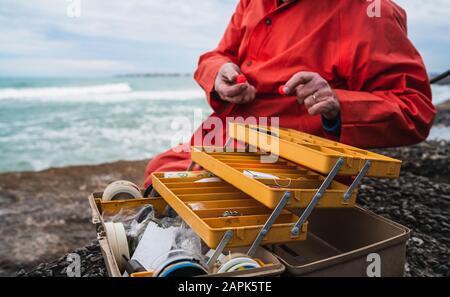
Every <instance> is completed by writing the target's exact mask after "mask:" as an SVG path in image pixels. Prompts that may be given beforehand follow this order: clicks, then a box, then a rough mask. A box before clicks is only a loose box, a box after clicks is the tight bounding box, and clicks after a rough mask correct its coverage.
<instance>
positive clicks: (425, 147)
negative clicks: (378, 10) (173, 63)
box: [0, 108, 450, 276]
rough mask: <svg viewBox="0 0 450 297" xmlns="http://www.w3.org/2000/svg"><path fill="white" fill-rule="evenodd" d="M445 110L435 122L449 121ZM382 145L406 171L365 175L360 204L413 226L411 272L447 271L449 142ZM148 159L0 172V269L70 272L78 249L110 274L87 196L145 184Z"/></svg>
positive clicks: (87, 268)
mask: <svg viewBox="0 0 450 297" xmlns="http://www.w3.org/2000/svg"><path fill="white" fill-rule="evenodd" d="M448 110H449V109H447V108H443V109H441V111H440V114H439V116H438V118H437V120H436V122H437V123H439V124H441V125H446V126H450V116H449V111H448ZM380 152H383V153H385V154H387V155H390V156H393V157H395V158H399V159H402V160H403V161H404V165H403V167H402V174H401V177H400V178H399V179H397V180H394V181H392V180H377V179H365V180H364V185H363V186H362V188H361V190H360V192H359V196H358V203H359V204H360V205H362V206H364V207H366V208H368V209H370V210H372V211H374V212H375V213H377V214H380V215H382V216H385V217H387V218H390V219H392V220H394V221H396V222H399V223H401V224H403V225H405V226H407V227H409V228H411V229H412V234H411V239H410V240H409V242H408V246H407V264H406V275H407V276H450V260H449V259H450V236H449V234H450V174H449V170H450V164H449V161H450V142H435V141H431V142H424V143H422V144H418V145H414V146H410V147H402V148H393V149H385V150H380ZM146 163H147V160H143V161H135V162H115V163H111V164H102V165H97V166H75V167H66V168H59V169H49V170H45V171H42V172H22V173H5V174H0V207H1V208H0V209H1V210H0V216H1V220H2V222H3V224H1V225H0V233H1V234H4V235H3V238H2V241H0V275H19V276H65V275H66V268H67V265H68V264H69V263H68V262H67V257H66V254H67V253H68V252H70V251H74V252H76V253H78V254H79V255H80V256H81V260H82V265H81V267H82V270H81V273H82V275H83V276H106V269H105V267H104V263H103V259H102V256H101V253H100V249H99V247H98V244H97V242H96V241H95V240H94V239H95V230H94V227H93V225H91V224H90V212H89V206H88V203H87V197H88V195H89V193H91V192H93V191H98V190H102V189H103V188H104V187H105V186H106V185H107V184H108V183H110V182H111V181H114V180H117V179H127V180H131V181H134V182H136V183H138V184H141V183H142V180H141V178H142V172H143V170H144V167H145V164H146ZM80 247H82V248H80ZM58 257H60V258H58Z"/></svg>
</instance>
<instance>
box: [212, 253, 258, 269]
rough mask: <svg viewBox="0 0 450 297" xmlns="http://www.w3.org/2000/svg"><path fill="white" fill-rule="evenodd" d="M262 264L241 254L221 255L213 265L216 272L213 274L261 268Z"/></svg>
mask: <svg viewBox="0 0 450 297" xmlns="http://www.w3.org/2000/svg"><path fill="white" fill-rule="evenodd" d="M262 266H263V264H262V263H261V262H260V261H259V260H255V259H253V258H252V257H250V256H248V255H246V254H243V253H230V254H229V255H227V256H225V255H221V256H219V258H218V261H217V263H216V265H215V267H216V269H217V271H216V272H215V273H226V272H235V271H241V270H247V269H253V268H259V267H262Z"/></svg>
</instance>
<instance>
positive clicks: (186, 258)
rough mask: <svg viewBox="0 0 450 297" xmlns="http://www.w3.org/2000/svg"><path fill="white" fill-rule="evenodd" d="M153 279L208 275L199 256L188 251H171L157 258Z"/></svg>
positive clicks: (207, 270)
mask: <svg viewBox="0 0 450 297" xmlns="http://www.w3.org/2000/svg"><path fill="white" fill-rule="evenodd" d="M152 267H155V270H154V273H153V276H154V277H193V276H199V275H207V274H209V269H208V266H207V265H206V263H205V261H204V260H203V259H202V257H201V256H198V255H196V254H194V253H193V252H191V251H188V250H182V249H177V250H171V251H169V252H167V253H166V254H163V255H161V256H160V257H159V258H157V259H156V260H155V262H154V264H153V265H152Z"/></svg>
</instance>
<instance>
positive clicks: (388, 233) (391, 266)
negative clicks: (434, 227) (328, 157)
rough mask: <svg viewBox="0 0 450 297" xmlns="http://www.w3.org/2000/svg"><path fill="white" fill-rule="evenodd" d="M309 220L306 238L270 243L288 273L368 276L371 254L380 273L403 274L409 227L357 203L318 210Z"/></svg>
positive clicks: (294, 274)
mask: <svg viewBox="0 0 450 297" xmlns="http://www.w3.org/2000/svg"><path fill="white" fill-rule="evenodd" d="M309 222H310V224H309V230H308V232H309V233H308V238H307V240H306V241H303V242H297V243H289V244H283V245H274V246H272V249H271V251H272V252H274V253H275V254H276V255H277V257H278V258H279V259H280V261H281V262H282V263H283V264H284V265H285V266H286V272H285V274H286V275H287V276H327V277H330V276H356V277H363V276H367V270H368V267H369V265H370V264H371V263H372V262H373V259H371V258H369V259H368V258H367V257H368V255H369V254H371V253H376V254H378V255H379V257H380V258H379V259H380V271H381V276H384V277H394V276H395V277H399V276H403V274H404V266H405V257H406V242H407V240H408V239H409V236H410V230H409V229H408V228H406V227H404V226H402V225H400V224H397V223H395V222H393V221H391V220H388V219H386V218H383V217H381V216H379V215H376V214H374V213H373V212H370V211H368V210H365V209H363V208H361V207H359V206H356V207H354V208H352V209H341V210H337V209H317V210H315V211H314V212H313V213H312V214H311V216H310V217H309ZM369 270H371V268H369Z"/></svg>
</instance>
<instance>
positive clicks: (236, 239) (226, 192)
mask: <svg viewBox="0 0 450 297" xmlns="http://www.w3.org/2000/svg"><path fill="white" fill-rule="evenodd" d="M201 180H202V178H201V177H184V178H164V173H153V174H152V181H153V188H154V189H155V190H156V191H157V192H158V193H159V194H160V195H161V196H162V197H163V198H164V200H165V201H166V202H167V203H168V204H169V205H170V206H171V207H172V208H173V209H174V210H175V211H176V212H177V213H178V215H179V216H180V217H181V218H182V219H183V220H184V221H185V222H186V223H187V224H188V225H189V226H190V227H191V228H192V229H193V230H194V231H195V232H196V233H197V235H199V236H200V237H201V238H202V240H203V241H204V242H205V243H206V244H207V245H208V246H209V247H211V248H218V246H219V245H220V244H221V242H223V241H222V240H224V238H225V236H226V234H227V233H228V234H232V235H231V237H230V238H228V239H227V241H226V242H225V243H224V244H223V246H222V248H223V247H224V246H226V247H228V248H230V247H244V246H250V245H252V247H253V248H256V247H257V246H259V244H260V243H261V244H272V243H281V242H292V241H299V240H304V239H306V231H307V223H305V224H303V226H302V228H301V230H300V232H298V233H297V234H295V235H293V234H291V229H292V228H293V226H294V224H295V223H296V222H297V220H298V217H297V216H296V215H295V214H293V213H291V212H289V211H287V210H285V209H280V212H279V213H278V214H276V215H274V216H273V217H272V218H273V221H271V219H270V218H271V216H272V214H273V210H272V209H269V208H267V207H265V206H264V205H262V204H261V203H259V202H258V201H257V200H255V199H253V198H252V197H250V196H249V195H247V194H245V193H243V192H242V191H240V190H239V189H237V188H235V187H233V186H232V185H230V184H229V183H227V182H225V181H222V180H219V181H212V182H211V181H209V182H202V181H201ZM267 222H269V223H268V224H267ZM266 224H267V225H266ZM266 226H268V227H267V228H266V229H265V227H266ZM264 230H266V231H264ZM229 232H231V233H229ZM258 239H259V240H258Z"/></svg>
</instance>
